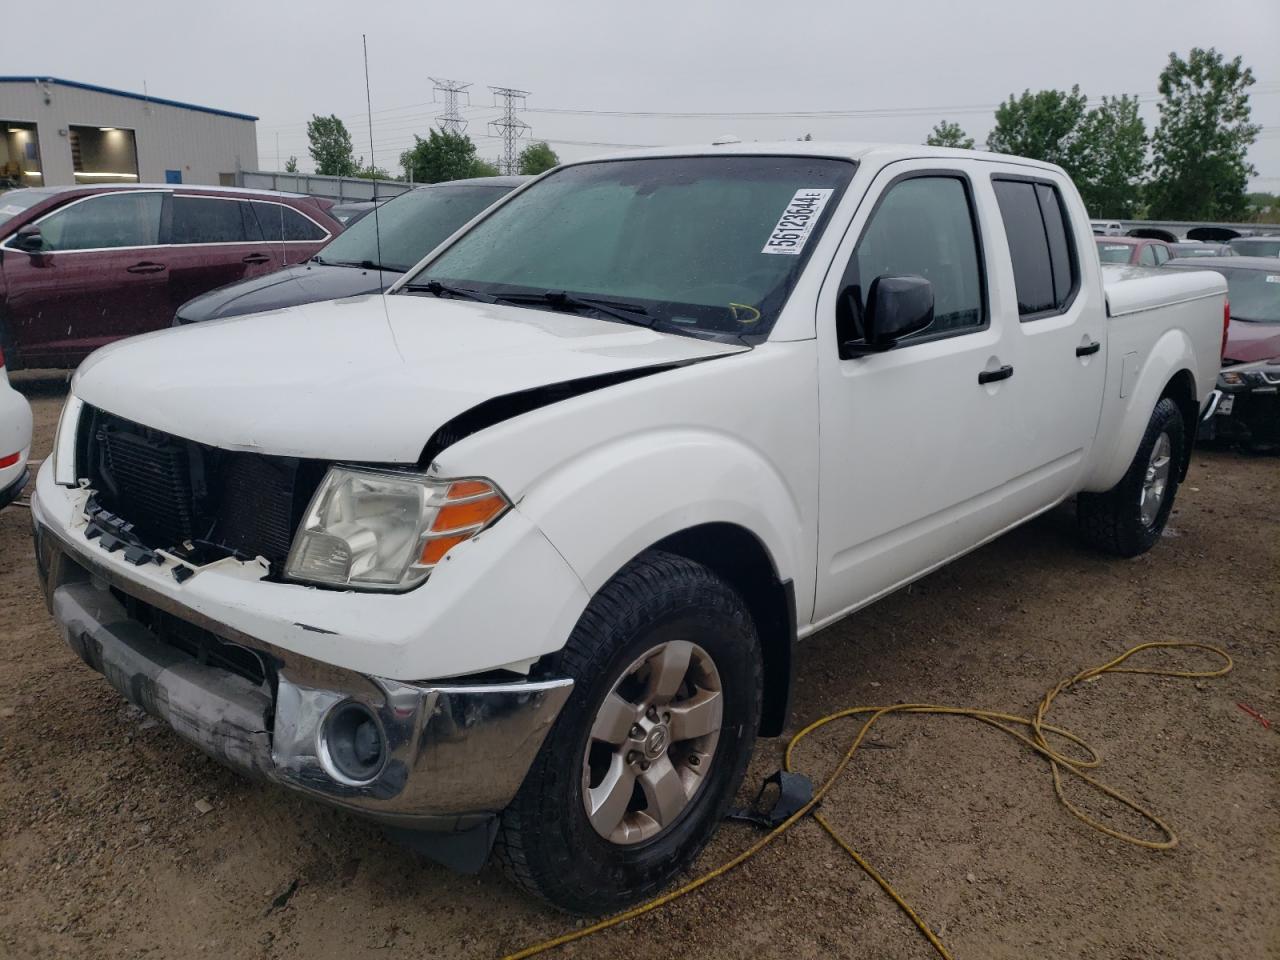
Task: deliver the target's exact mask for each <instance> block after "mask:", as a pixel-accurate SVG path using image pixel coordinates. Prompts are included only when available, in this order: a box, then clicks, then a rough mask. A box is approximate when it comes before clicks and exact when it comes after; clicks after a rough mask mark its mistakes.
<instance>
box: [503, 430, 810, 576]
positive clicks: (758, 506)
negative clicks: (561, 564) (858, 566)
mask: <svg viewBox="0 0 1280 960" xmlns="http://www.w3.org/2000/svg"><path fill="white" fill-rule="evenodd" d="M520 510H521V512H522V513H524V514H525V515H526V516H527V517H529V519H530V520H532V521H533V522H534V523H535V524H537V526H538V527H539V529H541V530H542V532H543V534H544V535H545V536H546V537H547V539H548V540H550V541H551V543H552V544H553V545H554V546H555V547H556V549H557V550H559V551H560V553H561V555H562V556H563V557H564V558H565V560H566V561H567V562H568V563H569V566H570V567H572V568H573V570H574V571H575V572H576V573H577V574H578V576H579V577H580V578H581V579H582V582H583V585H584V586H585V587H586V589H587V591H588V592H589V593H592V594H594V593H595V592H596V591H597V590H599V589H600V587H602V586H603V585H604V584H605V583H606V582H608V580H609V579H610V578H611V577H612V576H613V575H614V574H616V573H617V572H618V571H619V570H620V569H621V568H622V567H623V566H625V565H626V564H627V562H628V561H629V560H631V559H632V558H633V557H635V556H637V555H638V554H640V553H642V552H643V551H644V550H645V549H647V548H648V547H651V546H652V545H653V544H655V543H657V542H658V541H660V540H662V539H664V538H665V537H669V536H671V535H672V534H675V533H679V532H681V531H683V530H688V529H690V528H692V527H696V526H700V525H702V524H709V523H727V524H733V525H735V526H738V527H741V528H743V529H745V530H746V531H748V532H749V533H751V534H753V535H754V536H755V537H756V538H757V539H758V540H759V541H760V542H761V544H762V546H763V547H764V548H765V551H766V552H767V553H768V555H769V557H770V559H771V560H772V562H773V565H774V571H775V573H776V575H777V576H778V578H779V579H780V580H787V579H791V580H795V581H797V583H796V590H797V596H804V594H802V593H800V590H801V589H804V588H805V587H804V586H802V585H807V584H808V583H809V582H810V581H811V576H812V574H811V571H809V570H807V569H803V567H804V565H803V564H802V563H801V560H800V558H801V557H802V556H803V555H804V554H803V550H804V546H803V543H802V542H801V540H802V536H801V531H802V529H803V526H804V525H803V521H802V517H801V511H800V505H799V504H798V503H797V502H796V500H795V498H794V496H793V495H792V493H791V492H790V491H789V489H788V486H787V484H786V482H785V481H784V480H783V478H782V477H781V476H780V475H779V474H778V473H777V471H776V470H775V469H774V468H773V467H772V466H771V465H770V464H769V463H768V461H766V460H765V459H764V458H763V457H762V456H760V454H759V453H757V452H756V451H754V450H752V449H751V448H750V447H748V446H747V445H746V444H745V443H742V442H740V441H738V440H736V439H734V438H733V437H730V436H726V435H724V434H718V433H714V432H712V431H709V430H696V429H683V430H652V431H647V432H645V433H641V434H635V435H630V436H627V437H623V438H620V439H618V440H616V441H613V442H610V443H607V444H605V445H603V446H599V447H596V448H594V449H592V450H590V451H587V452H585V453H583V454H582V455H581V456H578V457H575V458H574V459H573V460H571V461H569V462H567V463H565V464H563V465H562V466H561V467H560V468H559V469H557V470H555V471H554V472H553V473H551V474H548V475H546V476H544V477H543V478H542V479H541V481H540V482H539V483H538V484H537V486H536V487H534V488H533V489H531V490H529V491H528V493H527V495H526V496H525V498H524V499H523V500H522V501H521V503H520ZM619 512H625V513H626V516H627V520H626V523H618V522H617V518H618V515H619Z"/></svg>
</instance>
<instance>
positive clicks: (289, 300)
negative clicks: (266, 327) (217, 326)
mask: <svg viewBox="0 0 1280 960" xmlns="http://www.w3.org/2000/svg"><path fill="white" fill-rule="evenodd" d="M402 276H403V274H402V273H400V272H399V271H396V270H383V271H381V272H379V271H377V270H363V269H361V268H359V267H339V266H334V265H333V264H323V263H300V264H297V265H296V266H292V267H285V268H284V269H283V270H277V271H275V272H274V273H266V274H263V275H262V276H260V277H250V278H249V279H248V280H240V281H238V282H237V283H229V284H227V285H226V286H225V287H219V288H218V289H216V290H210V291H209V292H208V293H203V294H201V295H200V296H198V297H194V298H192V299H191V300H188V301H187V302H186V303H184V304H183V305H182V306H180V307H179V308H178V313H177V316H176V318H175V319H176V320H177V322H178V323H179V324H183V323H200V322H202V321H205V320H218V319H221V318H222V317H239V316H242V315H243V314H246V313H261V312H263V311H265V310H279V309H280V308H281V307H294V306H297V305H299V304H303V303H318V302H319V301H321V300H337V299H339V298H341V297H357V296H361V295H363V294H368V293H378V292H380V291H382V290H384V289H386V288H387V287H389V286H391V284H393V283H395V281H397V280H399V279H400V278H401V277H402Z"/></svg>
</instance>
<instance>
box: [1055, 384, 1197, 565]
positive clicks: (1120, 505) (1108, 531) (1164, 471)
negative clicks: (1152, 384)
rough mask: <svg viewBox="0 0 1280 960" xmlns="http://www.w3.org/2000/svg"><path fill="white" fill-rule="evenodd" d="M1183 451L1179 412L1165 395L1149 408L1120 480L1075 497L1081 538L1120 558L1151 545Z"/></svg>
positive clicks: (1165, 514) (1170, 500)
mask: <svg viewBox="0 0 1280 960" xmlns="http://www.w3.org/2000/svg"><path fill="white" fill-rule="evenodd" d="M1185 451H1186V425H1185V424H1184V423H1183V419H1182V412H1181V411H1180V410H1179V409H1178V405H1177V404H1176V403H1174V402H1173V401H1172V400H1170V399H1169V398H1168V397H1166V398H1164V399H1163V400H1161V401H1160V402H1159V403H1157V404H1156V408H1155V410H1153V411H1152V412H1151V420H1150V422H1148V424H1147V430H1146V433H1144V434H1143V436H1142V442H1141V443H1140V444H1138V452H1137V453H1136V454H1134V457H1133V462H1132V463H1131V464H1129V469H1128V470H1127V471H1126V472H1125V475H1124V476H1123V477H1121V478H1120V482H1119V483H1117V484H1116V485H1115V486H1114V487H1112V488H1111V489H1110V490H1108V491H1107V492H1106V493H1082V494H1080V495H1079V496H1078V497H1077V498H1076V520H1077V522H1078V523H1079V526H1080V532H1081V535H1082V536H1083V537H1084V539H1085V541H1086V542H1088V543H1089V544H1090V545H1092V546H1094V547H1097V548H1098V549H1099V550H1103V551H1105V552H1106V553H1112V554H1115V555H1116V556H1120V557H1136V556H1138V555H1139V554H1143V553H1146V552H1147V551H1148V550H1150V549H1151V548H1152V547H1153V546H1155V544H1156V541H1158V540H1159V539H1160V534H1161V532H1162V531H1163V530H1164V526H1165V523H1166V522H1167V521H1168V519H1169V512H1170V511H1171V510H1172V509H1173V498H1174V497H1175V496H1176V495H1177V492H1178V482H1179V465H1180V464H1181V463H1182V462H1183V460H1184V457H1185Z"/></svg>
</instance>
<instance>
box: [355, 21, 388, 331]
mask: <svg viewBox="0 0 1280 960" xmlns="http://www.w3.org/2000/svg"><path fill="white" fill-rule="evenodd" d="M360 46H361V47H362V48H363V49H364V106H365V110H367V111H368V119H369V166H370V167H374V168H376V167H377V166H378V162H377V160H376V159H375V157H374V153H373V95H372V94H371V93H370V92H369V39H368V37H366V36H365V35H364V34H363V33H362V34H360ZM381 227H382V224H381V223H379V221H378V181H377V180H374V181H373V238H374V243H375V247H376V249H377V251H378V284H379V285H380V286H381V285H382V283H383V278H382V229H381ZM383 289H384V290H385V289H386V288H385V287H383ZM384 306H385V305H384Z"/></svg>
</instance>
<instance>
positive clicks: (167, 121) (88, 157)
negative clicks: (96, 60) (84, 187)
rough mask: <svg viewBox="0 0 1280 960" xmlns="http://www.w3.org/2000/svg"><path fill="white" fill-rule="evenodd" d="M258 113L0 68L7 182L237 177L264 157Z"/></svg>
mask: <svg viewBox="0 0 1280 960" xmlns="http://www.w3.org/2000/svg"><path fill="white" fill-rule="evenodd" d="M257 119H258V118H257V117H251V116H249V115H247V114H243V113H232V112H230V111H228V110H215V109H213V108H212V107H199V106H196V105H194V104H190V103H179V102H177V101H176V100H164V99H162V98H159V97H151V96H146V95H143V94H140V93H126V92H125V91H123V90H110V89H108V88H106V87H97V86H94V85H92V84H88V83H77V82H75V81H72V80H58V79H56V78H54V77H0V189H3V188H4V187H6V186H8V187H17V186H22V187H38V186H70V185H72V184H77V183H202V184H222V185H224V186H234V185H235V182H236V175H237V174H238V173H239V171H241V170H254V169H257V166H258V134H257V129H256V127H255V124H256V122H257Z"/></svg>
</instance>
